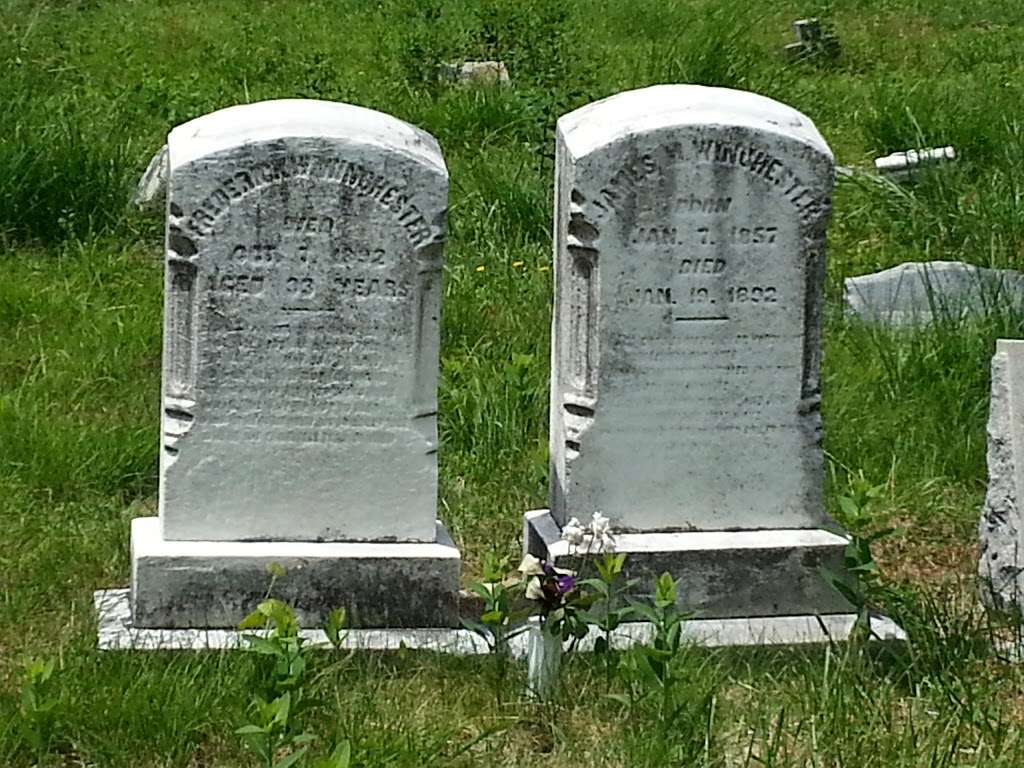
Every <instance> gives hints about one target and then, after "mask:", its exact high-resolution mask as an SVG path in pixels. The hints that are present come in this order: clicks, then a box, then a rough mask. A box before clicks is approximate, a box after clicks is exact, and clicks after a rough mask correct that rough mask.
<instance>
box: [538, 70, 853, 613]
mask: <svg viewBox="0 0 1024 768" xmlns="http://www.w3.org/2000/svg"><path fill="white" fill-rule="evenodd" d="M556 162H557V168H556V181H555V185H556V206H557V212H556V227H555V228H556V246H555V270H556V277H555V283H556V290H555V310H554V311H555V315H554V322H553V340H552V347H553V349H552V381H551V509H550V511H547V510H545V511H541V512H532V513H528V514H527V521H526V529H527V530H526V540H527V547H528V548H529V549H530V551H532V552H533V553H534V554H537V555H539V556H543V557H547V558H551V559H555V560H558V559H560V558H562V557H563V556H565V554H566V552H567V545H566V543H565V542H561V541H559V540H558V539H559V532H560V527H561V526H562V525H563V524H564V523H565V522H566V521H567V520H569V519H570V518H573V517H576V518H579V519H581V520H587V519H589V518H590V516H591V514H592V513H593V512H594V511H595V510H599V511H600V512H602V513H603V514H605V515H607V516H608V517H609V518H610V519H611V522H612V525H613V526H614V527H615V528H616V529H617V530H618V531H619V535H618V549H619V550H620V551H623V552H626V553H627V554H628V559H627V567H628V568H630V569H631V575H633V576H640V577H642V578H643V579H644V581H645V584H644V588H645V589H649V586H650V583H649V579H648V577H649V576H651V575H653V574H656V573H658V572H661V571H664V570H669V571H672V572H673V573H674V574H675V576H677V577H682V578H683V587H682V593H683V600H684V601H685V603H684V604H685V606H686V607H688V608H693V609H696V610H699V611H700V613H701V614H702V615H704V616H722V617H724V616H766V615H783V614H812V613H831V612H842V611H847V610H849V605H848V604H847V603H846V602H845V601H844V600H842V599H841V598H840V597H839V594H838V593H837V592H836V591H835V590H834V589H833V588H832V587H831V586H829V585H828V584H827V583H826V581H825V580H824V579H823V577H822V573H821V570H822V567H823V566H824V567H828V568H830V569H832V570H834V571H836V572H837V573H839V572H841V570H842V568H841V562H842V551H843V548H844V546H845V544H846V541H845V539H844V538H843V537H841V536H839V535H836V534H835V533H831V532H829V531H826V530H824V526H825V525H826V524H828V520H827V518H826V515H825V512H824V503H823V456H822V449H821V419H820V403H821V396H820V377H819V367H820V355H821V319H822V303H823V299H822V292H823V283H824V277H825V253H824V248H825V234H826V225H827V220H828V216H829V210H830V192H831V187H832V181H833V166H832V154H831V152H830V151H829V148H828V146H827V145H826V144H825V141H824V140H823V139H822V137H821V135H820V134H819V133H818V131H817V130H816V129H815V127H814V125H813V124H812V123H811V122H810V120H808V119H807V118H806V117H805V116H803V115H802V114H800V113H799V112H797V111H795V110H793V109H791V108H790V107H787V106H785V105H783V104H779V103H777V102H775V101H772V100H770V99H767V98H764V97H761V96H757V95H755V94H751V93H746V92H742V91H734V90H727V89H718V88H705V87H700V86H690V85H665V86H655V87H652V88H646V89H643V90H638V91H631V92H627V93H621V94H618V95H616V96H613V97H611V98H609V99H605V100H604V101H600V102H597V103H595V104H591V105H589V106H586V107H584V108H582V109H579V110H577V111H575V112H573V113H571V114H569V115H566V116H564V117H562V118H561V120H559V122H558V132H557V151H556Z"/></svg>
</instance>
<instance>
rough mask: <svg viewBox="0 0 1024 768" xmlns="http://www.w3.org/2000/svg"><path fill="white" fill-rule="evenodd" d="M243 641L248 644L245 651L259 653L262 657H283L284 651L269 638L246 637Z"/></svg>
mask: <svg viewBox="0 0 1024 768" xmlns="http://www.w3.org/2000/svg"><path fill="white" fill-rule="evenodd" d="M245 641H246V642H247V643H249V648H248V649H247V650H249V651H252V652H253V653H259V654H262V655H264V656H280V657H283V656H284V649H283V648H282V647H281V645H280V644H279V643H278V642H277V641H276V640H273V639H271V638H267V637H259V636H257V635H246V636H245Z"/></svg>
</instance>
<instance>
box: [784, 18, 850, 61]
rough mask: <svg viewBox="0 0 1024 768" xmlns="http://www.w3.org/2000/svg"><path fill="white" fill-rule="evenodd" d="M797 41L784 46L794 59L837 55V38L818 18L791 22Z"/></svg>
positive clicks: (830, 58)
mask: <svg viewBox="0 0 1024 768" xmlns="http://www.w3.org/2000/svg"><path fill="white" fill-rule="evenodd" d="M793 32H794V34H796V39H797V42H795V43H789V44H788V45H786V46H785V47H784V50H785V53H786V55H787V56H788V57H789V58H790V59H794V60H813V59H826V60H832V59H836V58H837V57H838V56H839V53H840V48H839V38H837V37H836V35H835V33H834V32H833V31H832V30H831V29H830V28H828V27H826V26H824V25H823V24H822V23H821V21H820V20H819V19H813V18H812V19H797V20H796V21H794V22H793Z"/></svg>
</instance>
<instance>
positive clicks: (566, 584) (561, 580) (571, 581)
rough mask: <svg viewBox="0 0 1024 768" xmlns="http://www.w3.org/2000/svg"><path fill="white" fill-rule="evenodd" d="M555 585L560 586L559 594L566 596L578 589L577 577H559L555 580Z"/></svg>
mask: <svg viewBox="0 0 1024 768" xmlns="http://www.w3.org/2000/svg"><path fill="white" fill-rule="evenodd" d="M555 584H556V585H557V586H558V593H559V594H560V595H562V596H565V595H567V594H569V593H570V592H572V591H573V590H574V589H576V577H575V576H559V577H558V578H557V579H555Z"/></svg>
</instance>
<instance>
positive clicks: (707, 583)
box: [524, 509, 853, 619]
mask: <svg viewBox="0 0 1024 768" xmlns="http://www.w3.org/2000/svg"><path fill="white" fill-rule="evenodd" d="M524 525H525V534H524V547H525V549H526V551H527V552H529V553H530V554H532V555H535V556H536V557H539V558H541V559H544V560H547V561H548V562H552V563H555V564H556V565H558V566H560V567H565V568H573V569H575V568H578V567H579V557H577V556H576V555H572V554H570V547H569V544H568V542H565V541H562V539H561V533H562V532H561V528H560V527H559V525H558V523H556V522H555V520H554V518H553V517H551V515H550V513H549V512H548V510H546V509H541V510H535V511H533V512H527V513H526V514H525V516H524ZM615 541H616V551H617V552H622V553H625V554H626V566H625V573H626V576H627V578H630V579H639V583H638V585H637V587H636V593H637V594H640V595H643V594H650V593H651V592H652V591H653V583H654V579H655V578H656V577H657V576H658V575H659V574H661V573H664V572H665V571H668V572H670V573H671V574H672V575H673V576H674V577H675V578H677V579H681V580H682V582H681V584H680V608H681V609H683V610H686V611H692V612H694V615H695V617H696V618H700V619H705V618H741V617H742V618H750V617H760V616H775V617H780V616H800V615H805V616H806V615H811V616H823V615H826V614H843V613H849V612H851V611H852V610H853V606H852V605H850V603H849V602H848V601H847V600H846V599H845V598H844V597H843V596H842V595H841V594H839V592H838V591H836V590H835V589H834V588H833V587H832V586H831V585H829V583H828V582H827V581H826V580H825V577H824V576H823V573H822V571H823V569H827V570H829V571H831V572H833V573H836V574H841V573H843V572H844V569H843V550H844V549H845V547H846V545H847V540H846V539H845V538H843V537H842V536H839V535H837V534H835V533H831V532H829V531H824V530H816V529H810V530H804V529H786V530H761V531H697V532H684V533H622V534H617V535H616V537H615Z"/></svg>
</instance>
